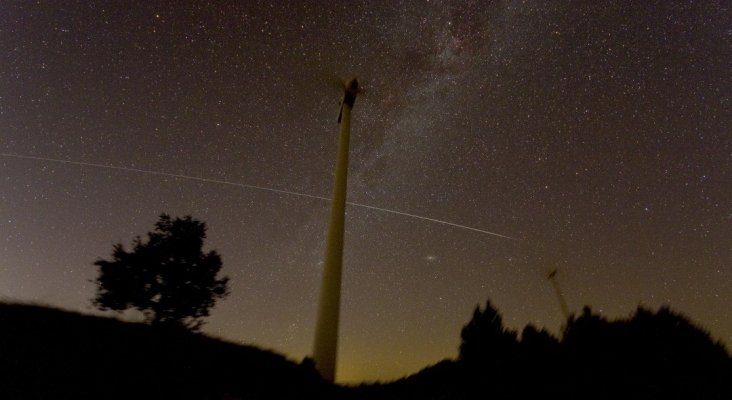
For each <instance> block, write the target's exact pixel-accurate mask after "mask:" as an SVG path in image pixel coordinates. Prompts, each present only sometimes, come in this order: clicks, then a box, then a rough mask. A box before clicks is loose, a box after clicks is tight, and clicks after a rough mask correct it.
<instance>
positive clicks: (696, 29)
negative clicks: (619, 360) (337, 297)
mask: <svg viewBox="0 0 732 400" xmlns="http://www.w3.org/2000/svg"><path fill="white" fill-rule="evenodd" d="M730 70H732V13H731V11H730V3H729V2H727V1H713V0H710V1H703V2H700V1H678V0H675V1H667V0H649V1H633V2H631V1H607V2H605V1H562V2H543V1H528V0H527V1H518V0H497V1H466V2H463V1H459V2H458V1H454V2H453V1H436V0H432V1H349V2H334V1H303V2H300V1H297V2H289V3H286V2H284V1H282V2H279V1H271V2H261V1H238V2H233V1H232V2H224V1H221V2H215V1H214V2H205V1H189V0H176V1H152V0H151V1H145V2H140V1H93V0H84V1H73V0H68V1H50V0H48V1H44V0H41V1H12V0H11V1H6V2H3V7H2V10H0V153H2V154H0V180H1V181H0V299H1V300H6V301H32V302H39V303H42V304H48V305H53V306H57V307H62V308H66V309H71V310H77V311H82V312H86V313H94V312H95V311H94V309H93V308H92V306H91V305H90V299H91V298H92V297H93V295H94V293H95V287H94V285H93V284H92V283H90V282H89V281H90V280H91V279H94V278H95V277H96V274H97V271H96V269H95V267H94V266H93V265H92V263H93V262H94V261H95V260H97V259H98V258H100V257H108V255H109V254H110V253H111V250H112V245H113V244H115V243H119V242H122V243H125V244H126V245H129V244H130V242H131V241H132V239H133V238H134V237H135V236H136V235H144V234H145V233H146V232H148V231H150V230H151V229H152V228H153V224H154V223H155V221H156V220H157V217H158V215H159V214H161V213H163V212H165V213H169V214H172V215H174V216H183V215H192V216H193V217H194V218H197V219H200V220H202V221H205V222H206V223H207V225H208V228H209V230H208V239H207V241H206V248H207V249H216V250H217V251H218V252H220V253H221V255H222V259H223V263H224V268H223V272H224V273H225V274H226V275H229V276H230V277H231V288H232V294H231V295H230V296H229V297H228V298H227V299H226V300H224V301H222V302H220V303H219V304H218V305H217V306H216V308H215V309H214V310H213V313H212V316H211V317H210V318H209V319H208V324H207V325H206V326H205V328H204V331H205V332H206V333H208V334H211V335H215V336H219V337H223V338H225V339H228V340H232V341H236V342H241V343H251V344H255V345H258V346H261V347H264V348H268V349H273V350H276V351H278V352H281V353H283V354H285V355H287V356H288V357H290V358H292V359H293V360H300V359H302V357H304V356H306V355H309V354H310V352H311V347H312V341H313V335H314V325H315V318H316V312H317V300H318V291H319V287H320V275H321V268H322V258H323V255H324V249H325V233H326V230H327V225H328V215H329V202H328V201H326V200H323V199H321V198H318V197H326V198H328V197H330V194H331V188H332V179H333V166H334V162H335V152H336V143H337V135H338V124H337V123H336V119H337V116H338V111H339V102H340V100H341V99H342V96H343V94H342V89H340V88H339V85H338V80H339V79H343V78H349V77H352V76H357V77H358V78H359V80H360V82H361V83H362V85H363V86H364V90H363V92H362V93H361V94H359V97H358V98H357V100H356V104H355V107H354V111H353V114H352V134H351V160H350V170H349V174H350V175H349V188H348V201H350V202H353V203H357V204H361V205H366V206H370V207H375V208H367V207H360V206H358V205H355V206H354V205H351V206H349V207H348V209H347V215H346V239H345V240H346V244H345V254H344V276H343V297H342V308H341V310H342V314H341V315H342V317H341V331H340V344H339V365H338V373H337V379H338V381H340V382H359V381H363V380H368V381H371V380H388V379H394V378H398V377H401V376H404V375H406V374H409V373H414V372H416V371H418V370H419V369H421V368H422V367H425V366H427V365H428V364H432V363H435V362H437V361H439V360H441V359H443V358H447V357H455V356H456V355H457V348H458V345H459V341H460V336H459V335H460V329H461V327H462V326H463V325H464V324H465V323H466V322H467V321H468V320H469V319H470V316H471V314H472V311H473V309H474V307H475V306H476V305H477V304H478V303H481V304H482V303H484V302H485V301H486V300H487V299H490V300H491V301H492V302H493V304H494V305H495V306H496V307H497V308H498V309H499V310H500V311H501V312H502V313H503V316H504V321H505V323H506V325H507V326H509V327H511V328H514V329H520V328H522V327H523V326H524V325H526V324H529V323H532V324H535V325H537V326H539V327H546V328H547V329H549V330H550V331H552V332H555V333H558V332H559V330H560V326H561V324H562V322H563V319H562V314H561V310H560V307H559V303H558V301H557V298H556V296H555V294H554V292H553V289H552V287H551V285H550V284H549V282H548V281H547V279H546V274H547V273H548V272H549V271H550V270H551V269H553V268H558V269H559V275H558V277H559V282H560V284H561V286H562V288H563V290H564V292H565V296H566V299H567V303H568V305H569V308H570V310H571V311H575V312H576V311H579V310H580V309H581V307H582V306H583V305H585V304H587V305H590V306H592V307H593V309H595V310H596V311H600V312H602V313H603V315H605V316H607V317H608V318H616V317H625V316H627V315H629V314H630V313H632V312H633V311H634V309H635V308H636V307H637V306H638V305H639V304H643V305H646V306H649V307H653V308H655V307H659V306H661V305H664V304H667V305H670V306H671V307H672V308H673V309H675V310H677V311H680V312H682V313H684V314H686V315H688V316H689V317H690V318H692V320H694V321H696V322H698V323H699V324H700V325H701V326H703V327H704V328H705V329H708V330H709V331H710V332H711V333H712V335H713V336H714V337H715V338H717V339H720V340H722V341H724V342H725V343H727V344H729V343H732V315H731V314H730V307H729V305H730V304H732V184H730V182H732V135H731V134H730V126H732V111H731V110H732V104H730V96H731V95H732V82H731V78H730ZM193 178H200V179H193ZM247 185H249V186H247ZM252 186H256V187H260V188H264V189H273V190H278V191H282V192H275V191H271V190H264V189H257V188H254V187H252ZM285 192H291V193H285ZM304 195H308V196H315V197H308V196H304ZM380 209H386V210H391V211H397V212H402V213H408V214H414V215H417V216H422V217H427V218H431V219H437V220H441V221H446V222H450V223H453V224H456V225H460V226H464V227H470V228H476V229H480V230H485V231H489V232H495V233H499V234H501V235H505V236H509V237H511V238H513V239H506V238H502V237H498V236H493V235H490V234H487V233H481V232H477V231H475V230H470V229H465V228H463V227H460V226H454V225H446V224H441V223H437V222H432V221H427V220H424V219H419V218H414V217H410V216H406V215H400V214H395V213H393V212H387V211H384V210H380ZM123 317H124V318H127V319H130V320H135V319H136V318H138V317H137V316H136V315H134V313H126V314H124V315H123ZM728 348H729V346H728Z"/></svg>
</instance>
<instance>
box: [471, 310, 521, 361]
mask: <svg viewBox="0 0 732 400" xmlns="http://www.w3.org/2000/svg"><path fill="white" fill-rule="evenodd" d="M460 336H461V338H462V343H461V344H460V360H461V361H463V362H466V363H468V364H485V363H488V364H494V365H495V364H498V363H503V362H506V361H507V360H508V359H510V358H512V357H514V356H515V354H516V350H517V345H518V343H517V341H516V332H514V331H511V330H508V329H506V328H504V326H503V318H501V314H500V313H499V312H498V310H496V309H495V308H494V307H493V305H492V304H491V302H490V301H486V304H485V309H483V310H481V309H480V306H476V307H475V311H474V312H473V319H471V320H470V322H468V324H467V325H465V326H464V327H463V330H462V332H460Z"/></svg>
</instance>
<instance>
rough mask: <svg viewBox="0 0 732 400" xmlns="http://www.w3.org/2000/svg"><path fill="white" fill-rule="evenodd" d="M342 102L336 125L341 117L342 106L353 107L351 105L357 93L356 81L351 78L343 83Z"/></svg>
mask: <svg viewBox="0 0 732 400" xmlns="http://www.w3.org/2000/svg"><path fill="white" fill-rule="evenodd" d="M343 91H344V92H345V93H344V95H343V102H342V103H341V111H340V112H339V113H338V123H339V124H340V123H341V116H342V115H343V105H347V106H348V107H353V103H355V102H356V95H357V94H358V92H359V86H358V79H356V78H353V79H351V80H350V81H347V82H343Z"/></svg>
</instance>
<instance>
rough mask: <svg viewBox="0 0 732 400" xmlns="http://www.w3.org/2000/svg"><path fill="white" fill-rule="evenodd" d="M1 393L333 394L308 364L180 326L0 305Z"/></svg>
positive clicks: (202, 396) (115, 395)
mask: <svg viewBox="0 0 732 400" xmlns="http://www.w3.org/2000/svg"><path fill="white" fill-rule="evenodd" d="M0 356H1V357H2V363H0V393H2V394H1V395H0V398H4V399H51V398H55V399H60V398H73V399H226V398H229V399H238V398H242V399H244V398H246V399H261V398H267V399H285V398H286V399H298V398H302V399H305V398H329V397H331V396H332V392H333V391H334V390H335V386H333V385H329V384H327V383H325V382H324V381H322V380H321V379H320V376H319V375H317V373H316V372H315V371H314V370H313V369H312V368H310V367H308V366H305V365H300V364H296V363H294V362H292V361H289V360H287V359H286V358H285V357H283V356H281V355H279V354H275V353H272V352H269V351H264V350H260V349H257V348H255V347H251V346H241V345H236V344H233V343H228V342H225V341H222V340H218V339H213V338H210V337H206V336H204V335H201V334H194V333H189V332H186V331H182V330H165V329H160V328H154V327H151V326H148V325H143V324H136V323H126V322H122V321H118V320H115V319H108V318H100V317H93V316H85V315H81V314H77V313H71V312H65V311H61V310H57V309H49V308H43V307H37V306H29V305H18V304H0Z"/></svg>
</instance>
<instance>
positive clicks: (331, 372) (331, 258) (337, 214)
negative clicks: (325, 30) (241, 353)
mask: <svg viewBox="0 0 732 400" xmlns="http://www.w3.org/2000/svg"><path fill="white" fill-rule="evenodd" d="M343 89H344V97H343V103H341V111H340V114H339V115H338V122H339V123H340V125H341V131H340V136H339V139H338V155H337V156H336V165H335V179H334V182H333V202H332V205H331V210H330V226H329V228H328V238H327V242H326V249H325V262H324V266H323V282H322V286H321V289H320V305H319V307H318V322H317V325H316V327H315V345H314V347H313V360H314V362H315V368H316V369H317V370H318V371H319V372H320V375H321V376H322V377H323V378H325V379H326V380H329V381H331V382H333V381H334V380H335V370H336V355H337V350H338V317H339V313H340V305H341V275H342V270H343V230H344V220H345V211H346V184H347V181H348V143H349V140H350V129H351V126H350V125H351V109H352V108H353V103H354V102H355V101H356V95H357V94H358V81H357V80H356V78H353V79H351V80H350V81H348V82H346V83H345V84H344V86H343Z"/></svg>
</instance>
